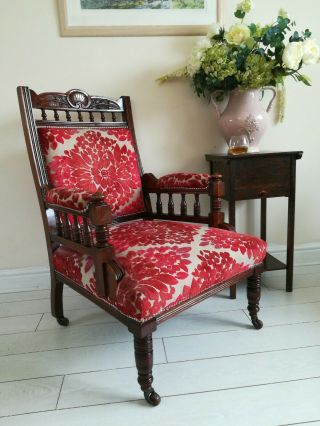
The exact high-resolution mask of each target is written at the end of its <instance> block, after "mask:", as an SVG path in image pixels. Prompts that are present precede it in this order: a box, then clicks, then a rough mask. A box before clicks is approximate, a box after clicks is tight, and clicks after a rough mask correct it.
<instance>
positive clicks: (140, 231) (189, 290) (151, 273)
mask: <svg viewBox="0 0 320 426" xmlns="http://www.w3.org/2000/svg"><path fill="white" fill-rule="evenodd" d="M109 241H110V243H111V244H113V246H114V247H115V253H116V258H117V261H118V262H119V263H120V264H121V266H122V268H123V269H124V271H125V275H124V278H123V279H122V280H121V281H120V282H119V284H118V289H117V295H116V298H115V300H113V301H112V302H111V301H110V300H105V302H106V303H110V304H113V305H114V306H115V307H116V308H117V309H119V310H120V311H121V312H122V313H123V314H125V315H127V316H129V317H131V318H134V319H136V320H137V321H141V322H143V321H147V320H148V319H150V318H152V317H154V316H156V315H158V314H160V313H161V312H163V311H165V310H167V309H170V308H171V307H173V306H174V305H176V304H177V303H179V302H182V301H185V300H187V299H189V298H191V297H193V296H196V295H198V294H200V293H201V292H203V291H204V290H206V289H208V288H209V287H212V286H214V285H216V284H218V283H221V282H222V281H224V280H228V279H230V278H231V277H233V276H235V275H237V274H239V273H241V272H244V271H246V270H248V269H250V268H252V267H253V266H254V265H256V264H259V263H261V262H262V260H263V259H264V257H265V254H266V243H265V242H264V241H262V240H260V239H259V238H257V237H253V236H249V235H245V234H237V233H235V232H230V231H226V230H221V229H217V228H208V227H205V226H201V225H195V224H189V223H176V222H168V221H134V222H127V223H123V224H120V225H114V226H111V228H110V240H109ZM53 263H54V267H55V269H56V270H57V271H58V272H60V273H61V274H62V275H64V276H66V277H68V278H70V279H72V280H73V281H75V282H76V283H77V284H79V285H80V286H82V287H84V288H85V289H86V290H87V291H89V292H91V293H93V294H95V295H96V296H97V293H96V286H95V274H94V265H93V261H92V258H91V257H90V256H87V255H84V254H81V253H78V252H76V251H73V250H71V249H68V248H65V247H60V248H58V249H57V250H56V251H55V252H54V256H53Z"/></svg>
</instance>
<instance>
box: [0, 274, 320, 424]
mask: <svg viewBox="0 0 320 426" xmlns="http://www.w3.org/2000/svg"><path fill="white" fill-rule="evenodd" d="M298 272H299V271H298ZM319 272H320V271H317V273H314V269H313V272H312V273H310V271H309V270H308V267H305V268H304V269H303V270H301V271H300V274H298V277H299V279H298V280H297V283H296V288H295V290H294V293H293V294H287V293H285V292H284V291H283V290H277V289H274V288H271V287H270V286H269V284H267V285H268V287H266V286H265V287H264V288H263V295H262V301H261V305H262V309H261V315H260V317H261V319H263V321H264V324H265V327H264V328H263V329H262V330H260V331H256V330H254V329H253V328H252V327H251V325H250V322H249V320H248V317H247V313H246V309H245V308H246V297H245V288H244V286H240V288H239V291H238V298H237V300H230V299H228V298H227V295H226V293H225V294H221V295H219V296H216V297H215V298H211V299H209V300H207V301H205V302H203V303H202V304H200V305H198V306H196V307H194V308H192V309H191V310H189V311H187V312H186V313H184V314H181V315H180V316H178V317H176V318H175V319H172V320H170V321H168V322H167V323H165V324H163V325H162V326H160V327H159V329H158V331H157V332H156V333H155V335H154V353H155V366H154V377H155V381H154V386H155V389H156V390H157V392H158V393H159V394H160V395H161V396H162V403H161V405H160V406H159V407H157V408H152V407H149V406H148V405H147V404H146V403H145V402H144V400H142V393H141V392H140V390H139V388H138V384H137V383H136V369H135V367H134V357H133V343H132V337H131V335H130V334H129V333H128V332H127V330H126V328H125V327H123V326H122V325H121V324H119V323H117V322H115V321H114V319H113V318H112V317H110V316H107V315H106V314H105V313H104V312H102V311H101V310H100V309H98V308H96V307H95V306H94V305H92V304H91V303H90V302H89V301H86V300H85V299H84V298H82V297H80V296H78V295H76V294H75V293H73V292H72V291H71V290H67V291H66V293H65V313H66V315H67V316H68V317H69V319H70V326H69V327H67V328H62V327H60V326H58V325H57V323H56V321H55V320H54V319H53V318H51V315H50V306H49V291H48V290H37V291H28V292H15V293H2V294H0V416H1V417H0V426H2V425H3V426H13V425H15V426H18V425H19V426H20V425H21V426H22V425H23V426H28V425H30V426H31V425H32V426H51V425H52V426H53V425H54V426H57V425H59V426H64V425H67V426H91V425H92V426H100V425H101V426H102V425H103V426H106V425H110V426H111V425H114V426H125V425H130V426H136V425H139V426H140V425H148V426H156V425H161V426H164V425H165V426H180V425H181V426H189V425H190V426H224V425H230V426H242V425H246V426H248V425H255V426H264V425H268V426H271V425H273V426H275V425H296V424H309V423H310V424H312V425H320V402H319V401H320V399H319V395H320V279H319ZM268 282H269V281H268V280H266V283H268ZM297 286H299V288H297ZM17 312H19V316H17V315H16V313H17Z"/></svg>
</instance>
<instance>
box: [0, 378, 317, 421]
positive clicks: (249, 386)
mask: <svg viewBox="0 0 320 426" xmlns="http://www.w3.org/2000/svg"><path fill="white" fill-rule="evenodd" d="M314 379H320V376H317V377H310V378H304V379H294V380H286V381H279V382H270V383H261V384H254V385H246V386H235V387H229V388H221V389H213V390H204V391H198V392H186V393H177V394H173V395H162V396H161V398H162V400H164V399H168V398H178V397H181V396H187V395H202V394H208V393H216V392H227V391H230V390H237V389H247V388H257V387H264V386H272V385H279V384H283V383H291V382H300V381H306V380H314ZM139 401H142V399H141V398H137V399H129V400H124V401H113V402H104V403H98V404H88V405H78V406H74V407H64V408H57V409H51V410H39V411H31V412H26V413H19V414H11V415H8V416H1V417H0V418H9V417H18V416H26V415H31V414H39V413H47V412H54V411H67V410H74V409H79V408H89V407H99V406H110V405H119V404H126V403H138V402H139ZM307 423H311V422H307ZM298 424H303V423H291V424H284V425H279V426H289V425H290V426H291V425H298Z"/></svg>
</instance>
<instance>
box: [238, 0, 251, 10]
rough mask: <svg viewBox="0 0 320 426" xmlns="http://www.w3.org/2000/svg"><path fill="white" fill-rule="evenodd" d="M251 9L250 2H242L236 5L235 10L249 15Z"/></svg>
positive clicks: (249, 0) (245, 0) (247, 0)
mask: <svg viewBox="0 0 320 426" xmlns="http://www.w3.org/2000/svg"><path fill="white" fill-rule="evenodd" d="M251 7H252V3H251V0H243V1H242V2H240V3H239V4H238V5H237V10H241V12H244V13H249V12H250V10H251Z"/></svg>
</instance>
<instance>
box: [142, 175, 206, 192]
mask: <svg viewBox="0 0 320 426" xmlns="http://www.w3.org/2000/svg"><path fill="white" fill-rule="evenodd" d="M210 177H211V175H209V174H207V173H170V174H168V175H165V176H161V177H160V178H159V179H157V178H156V177H155V176H154V175H153V174H151V173H147V174H145V175H143V180H142V182H143V186H144V189H146V190H147V191H149V190H150V191H152V190H175V191H180V192H181V190H187V191H193V190H196V191H197V192H198V191H204V192H207V191H208V187H209V181H210Z"/></svg>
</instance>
